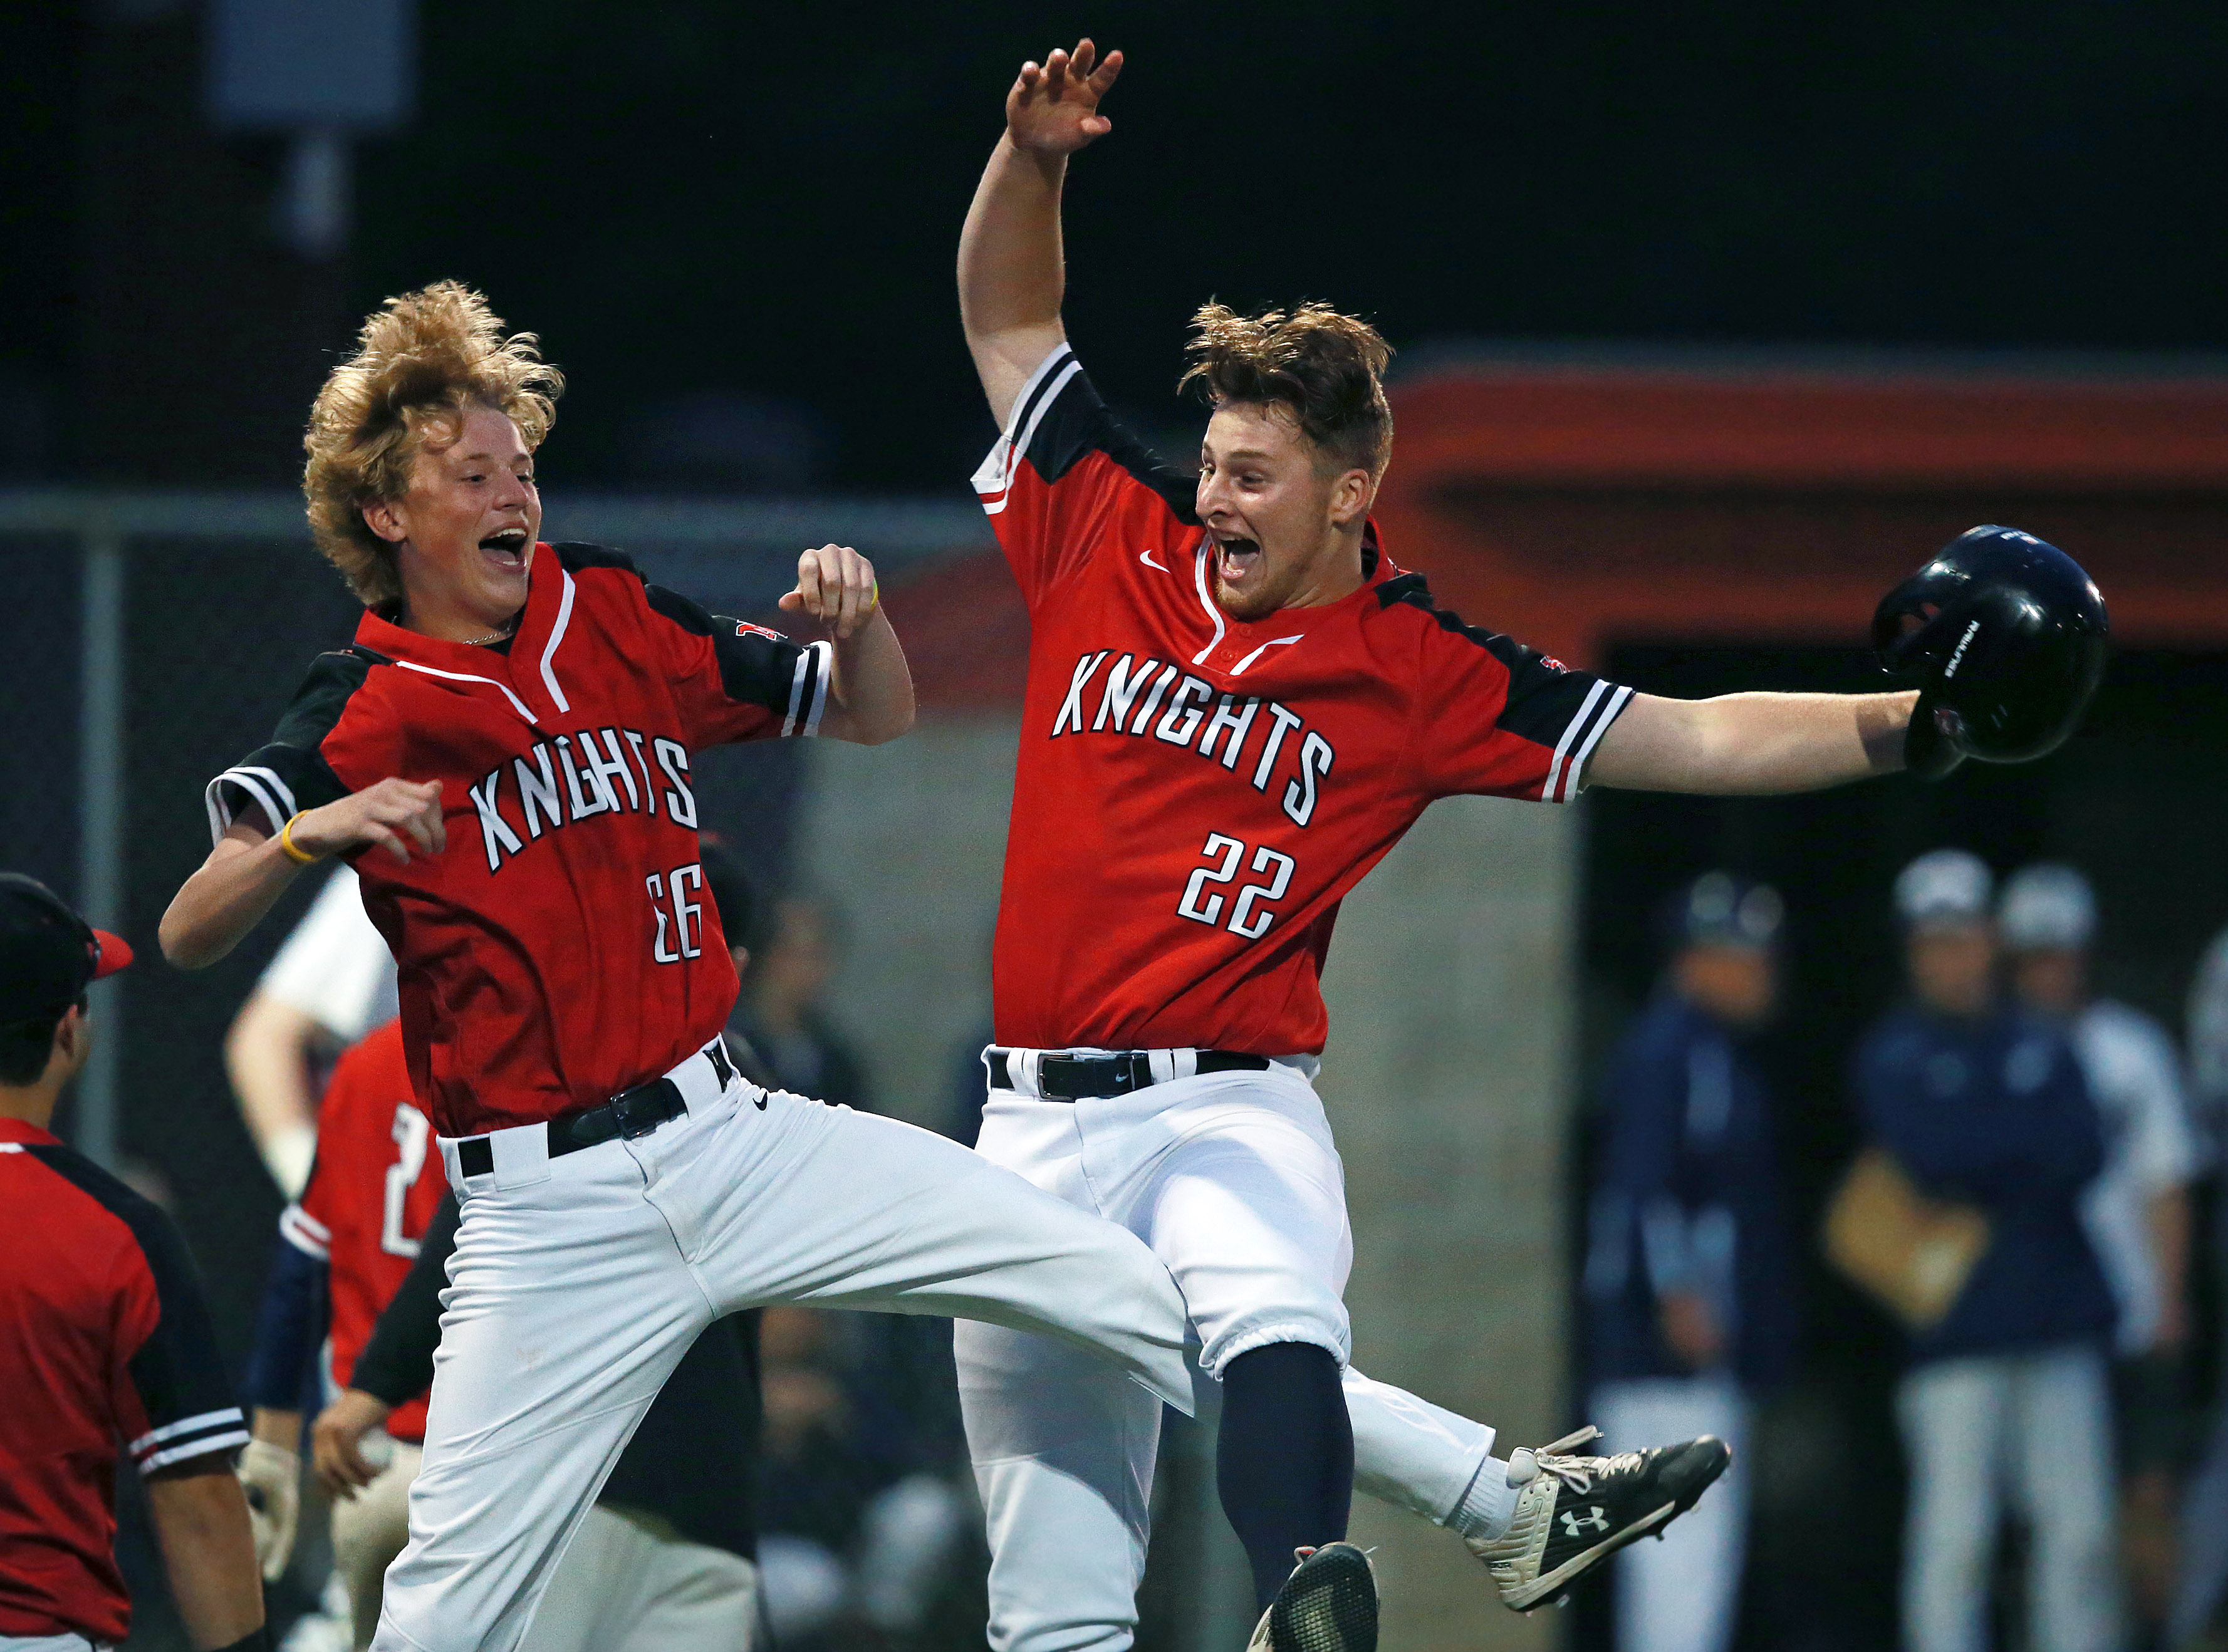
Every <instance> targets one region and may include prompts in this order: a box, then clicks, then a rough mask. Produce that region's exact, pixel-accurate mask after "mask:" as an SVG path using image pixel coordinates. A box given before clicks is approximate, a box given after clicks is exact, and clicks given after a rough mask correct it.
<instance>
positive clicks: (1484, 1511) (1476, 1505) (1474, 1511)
mask: <svg viewBox="0 0 2228 1652" xmlns="http://www.w3.org/2000/svg"><path fill="white" fill-rule="evenodd" d="M1516 1493H1517V1488H1516V1487H1514V1486H1512V1485H1510V1484H1509V1483H1508V1463H1506V1462H1504V1461H1503V1460H1502V1459H1501V1458H1500V1457H1488V1458H1486V1460H1485V1461H1484V1462H1483V1463H1480V1464H1479V1465H1478V1470H1477V1473H1476V1474H1475V1475H1474V1476H1471V1478H1470V1482H1469V1490H1467V1491H1465V1492H1463V1496H1462V1501H1461V1502H1458V1503H1457V1504H1456V1505H1455V1512H1454V1513H1453V1514H1450V1515H1449V1516H1448V1517H1447V1522H1446V1523H1447V1524H1448V1525H1450V1526H1451V1527H1454V1528H1455V1530H1457V1532H1460V1533H1461V1534H1463V1536H1464V1537H1467V1538H1472V1539H1475V1540H1476V1541H1478V1542H1481V1543H1490V1542H1491V1541H1493V1540H1494V1539H1495V1538H1497V1537H1500V1536H1501V1535H1503V1534H1506V1533H1507V1532H1508V1522H1509V1521H1512V1520H1514V1518H1515V1517H1516Z"/></svg>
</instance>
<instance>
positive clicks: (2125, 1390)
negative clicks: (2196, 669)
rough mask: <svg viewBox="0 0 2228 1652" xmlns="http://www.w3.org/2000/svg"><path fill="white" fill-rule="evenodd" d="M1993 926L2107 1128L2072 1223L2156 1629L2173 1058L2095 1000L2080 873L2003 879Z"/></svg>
mask: <svg viewBox="0 0 2228 1652" xmlns="http://www.w3.org/2000/svg"><path fill="white" fill-rule="evenodd" d="M1996 926H1997V929H1998V931H1999V932H2001V936H2002V938H2003V944H2004V948H2005V951H2006V952H2007V954H2008V956H2009V957H2010V962H2011V980H2012V985H2013V989H2014V991H2015V992H2016V993H2017V994H2018V996H2019V999H2020V1002H2021V1003H2023V1004H2025V1005H2026V1007H2027V1008H2029V1009H2032V1010H2033V1011H2035V1012H2036V1013H2037V1014H2038V1015H2044V1016H2046V1017H2048V1018H2050V1019H2051V1020H2052V1021H2057V1022H2058V1024H2059V1025H2060V1026H2062V1027H2064V1028H2065V1029H2066V1031H2067V1034H2068V1035H2069V1036H2070V1037H2071V1040H2072V1042H2073V1051H2074V1054H2075V1055H2076V1056H2077V1057H2078V1058H2079V1060H2080V1063H2081V1071H2082V1074H2083V1076H2084V1078H2085V1079H2086V1080H2087V1081H2088V1085H2089V1097H2090V1100H2091V1101H2093V1102H2094V1103H2095V1104H2096V1106H2097V1117H2098V1121H2099V1122H2100V1123H2101V1124H2102V1125H2103V1131H2104V1169H2103V1174H2102V1175H2099V1176H2098V1177H2097V1180H2096V1181H2092V1182H2091V1183H2090V1184H2089V1188H2088V1190H2087V1191H2086V1192H2085V1193H2084V1194H2083V1195H2082V1204H2081V1214H2082V1218H2083V1220H2084V1221H2085V1222H2086V1224H2087V1226H2088V1232H2089V1241H2090V1245H2092V1246H2093V1247H2094V1248H2095V1250H2096V1252H2097V1261H2098V1263H2099V1264H2100V1265H2102V1266H2103V1270H2104V1282H2105V1284H2108V1285H2110V1287H2111V1290H2112V1298H2113V1304H2114V1306H2115V1308H2116V1309H2117V1310H2118V1315H2119V1329H2118V1332H2117V1336H2116V1342H2115V1353H2116V1356H2117V1357H2116V1362H2115V1367H2114V1376H2115V1379H2116V1380H2115V1384H2114V1393H2115V1399H2116V1401H2117V1412H2118V1422H2119V1446H2120V1463H2121V1470H2122V1491H2121V1510H2120V1514H2121V1546H2122V1552H2123V1553H2124V1555H2125V1557H2126V1560H2127V1566H2128V1579H2129V1585H2130V1600H2129V1606H2130V1609H2131V1610H2132V1612H2133V1614H2134V1615H2135V1617H2137V1618H2138V1619H2139V1620H2140V1621H2141V1622H2142V1623H2143V1624H2144V1625H2146V1626H2147V1627H2148V1628H2150V1629H2155V1627H2156V1626H2157V1625H2158V1624H2159V1623H2161V1622H2162V1621H2163V1620H2164V1618H2165V1617H2166V1614H2167V1598H2168V1595H2169V1593H2170V1591H2171V1590H2172V1587H2173V1578H2174V1490H2175V1487H2174V1479H2175V1475H2174V1464H2175V1463H2176V1462H2177V1461H2178V1460H2179V1459H2180V1456H2181V1454H2182V1450H2183V1445H2184V1442H2183V1440H2182V1438H2181V1435H2182V1429H2181V1420H2182V1399H2181V1354H2182V1351H2183V1348H2184V1347H2185V1346H2186V1343H2187V1341H2188V1340H2189V1290H2188V1277H2189V1244H2190V1194H2189V1184H2190V1181H2191V1180H2192V1178H2193V1177H2194V1176H2195V1175H2196V1173H2197V1162H2198V1154H2197V1143H2196V1140H2195V1137H2194V1136H2193V1132H2192V1130H2191V1128H2190V1118H2189V1108H2188V1103H2187V1100H2186V1098H2185V1096H2184V1094H2183V1090H2182V1076H2181V1059H2180V1053H2179V1052H2177V1051H2176V1050H2175V1048H2174V1039H2173V1037H2172V1035H2171V1034H2168V1033H2167V1030H2166V1028H2163V1027H2161V1026H2160V1025H2159V1024H2158V1022H2157V1021H2154V1020H2152V1019H2151V1017H2149V1016H2148V1015H2144V1014H2143V1013H2142V1011H2141V1010H2139V1009H2135V1008H2131V1007H2129V1005H2126V1004H2123V1003H2119V1002H2115V1001H2114V1000H2112V999H2109V998H2098V997H2096V996H2093V995H2092V993H2091V991H2090V971H2089V961H2090V945H2091V944H2092V943H2093V941H2094V940H2095V938H2096V933H2097V897H2096V893H2095V892H2094V891H2093V890H2092V889H2091V888H2090V885H2089V880H2087V879H2086V878H2084V877H2083V876H2082V875H2081V874H2080V873H2079V872H2078V871H2076V870H2075V869H2074V868H2071V867H2070V866H2060V865H2055V864H2052V863H2049V862H2039V863H2037V864H2035V865H2033V866H2028V867H2023V868H2020V870H2019V871H2018V872H2016V873H2014V874H2013V875H2012V876H2011V877H2010V878H2009V879H2008V880H2007V881H2006V882H2005V885H2004V890H2003V897H2002V899H2001V901H2000V902H1999V903H1998V906H1997V910H1996Z"/></svg>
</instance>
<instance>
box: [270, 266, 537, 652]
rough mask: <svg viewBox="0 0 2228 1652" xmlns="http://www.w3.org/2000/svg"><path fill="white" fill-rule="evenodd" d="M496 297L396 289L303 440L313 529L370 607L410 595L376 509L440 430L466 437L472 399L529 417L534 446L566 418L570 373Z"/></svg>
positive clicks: (440, 288) (401, 485)
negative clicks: (509, 323)
mask: <svg viewBox="0 0 2228 1652" xmlns="http://www.w3.org/2000/svg"><path fill="white" fill-rule="evenodd" d="M564 389H565V375H563V374H561V373H560V372H559V371H558V370H557V369H556V368H554V367H552V366H550V365H549V364H548V363H547V362H544V361H543V360H542V359H541V349H540V348H539V343H538V341H537V340H536V339H535V336H534V335H533V334H532V333H513V334H511V335H510V336H509V337H507V338H506V337H505V336H503V317H500V316H498V315H496V313H495V312H494V311H491V310H490V309H489V308H488V301H487V299H486V298H485V297H484V296H483V295H482V294H480V293H477V292H475V291H472V290H471V288H470V287H467V286H465V285H463V284H462V283H460V282H457V281H436V282H434V283H433V285H431V286H429V287H426V288H424V289H422V290H420V291H417V292H406V293H404V294H403V295H402V296H401V297H400V298H389V299H388V300H387V302H386V303H385V304H381V306H380V307H379V308H378V309H377V310H376V311H374V312H373V313H372V315H371V316H370V317H369V318H368V320H366V321H365V323H363V330H362V332H361V333H359V334H357V335H356V349H355V355H352V356H350V357H349V359H348V360H347V361H345V362H342V363H341V364H340V365H339V366H338V367H336V368H334V369H333V370H332V373H331V375H330V376H329V377H328V378H327V379H326V380H325V384H324V387H323V389H322V390H320V391H318V392H317V401H316V402H315V403H314V404H313V405H312V406H311V409H310V428H309V431H308V432H307V433H306V434H304V436H303V438H302V445H303V446H304V448H306V449H308V450H309V455H310V459H309V463H308V464H305V465H304V466H303V468H302V492H303V495H304V497H305V498H306V499H307V500H308V501H309V508H310V533H311V537H312V538H313V539H315V540H316V541H317V549H318V550H320V551H321V552H323V554H324V555H325V558H326V560H329V561H330V562H331V563H332V565H333V566H334V567H336V568H338V569H339V570H340V573H341V577H342V578H343V579H346V580H347V581H348V584H349V590H351V591H353V592H355V594H356V596H357V597H358V598H359V599H361V600H362V603H363V605H364V606H365V607H367V608H374V607H377V606H379V605H381V604H382V603H388V602H393V601H395V600H397V599H400V597H401V595H402V580H401V576H400V574H399V573H397V572H396V571H395V565H394V547H393V546H392V545H390V544H388V543H387V541H385V540H383V539H381V538H380V536H379V535H376V534H375V533H373V532H372V531H371V526H370V524H369V523H368V522H365V521H364V519H363V510H364V507H365V506H366V505H368V504H372V503H376V502H378V501H380V500H382V499H389V500H391V499H399V498H400V497H401V496H402V495H403V494H404V493H405V492H406V491H407V490H408V489H409V486H410V471H411V466H412V465H413V464H414V463H415V462H416V460H417V458H418V455H419V452H420V451H422V450H423V449H424V447H425V446H426V441H427V439H428V437H429V436H431V437H432V438H433V439H436V440H445V441H453V440H455V439H456V438H457V435H458V432H459V431H460V429H461V426H462V425H463V421H464V413H465V412H466V410H467V409H469V408H471V407H491V408H493V409H494V410H495V411H496V412H497V413H503V414H504V415H505V416H506V417H508V418H509V419H510V421H511V423H513V424H514V425H515V426H518V433H519V436H520V438H521V439H522V440H523V441H524V442H525V444H526V445H527V448H528V451H531V450H533V449H535V448H537V447H539V446H541V440H542V438H544V437H545V436H547V435H548V433H549V426H551V424H553V423H554V421H555V419H556V417H557V398H558V397H559V396H560V395H561V394H564Z"/></svg>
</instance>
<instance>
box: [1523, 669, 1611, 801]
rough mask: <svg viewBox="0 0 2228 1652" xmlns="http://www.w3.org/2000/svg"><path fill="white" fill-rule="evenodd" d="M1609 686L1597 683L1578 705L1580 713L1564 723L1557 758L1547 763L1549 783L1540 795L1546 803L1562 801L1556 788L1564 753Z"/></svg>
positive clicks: (1556, 746) (1561, 775) (1556, 749)
mask: <svg viewBox="0 0 2228 1652" xmlns="http://www.w3.org/2000/svg"><path fill="white" fill-rule="evenodd" d="M1608 687H1609V684H1607V683H1606V682H1597V683H1595V684H1594V686H1593V687H1592V688H1591V689H1590V690H1589V691H1588V692H1587V694H1586V697H1585V701H1584V702H1583V703H1582V704H1581V705H1580V706H1579V707H1578V715H1577V716H1575V717H1573V718H1572V719H1571V720H1570V721H1569V722H1567V723H1565V724H1564V725H1563V738H1562V739H1561V740H1558V741H1556V742H1555V759H1554V761H1553V762H1552V763H1550V764H1548V765H1547V784H1546V785H1545V786H1543V787H1541V788H1540V798H1541V800H1542V801H1544V802H1546V803H1559V802H1561V801H1562V799H1560V798H1559V797H1556V795H1555V788H1556V786H1557V785H1558V784H1559V783H1560V781H1561V779H1562V777H1563V758H1564V755H1565V753H1566V752H1569V751H1570V749H1571V742H1572V740H1575V739H1577V738H1578V731H1579V730H1580V729H1581V728H1584V727H1585V726H1586V718H1587V717H1588V716H1589V715H1590V714H1591V713H1592V711H1593V708H1594V701H1597V700H1598V699H1600V698H1601V697H1602V694H1603V691H1604V690H1605V689H1606V688H1608Z"/></svg>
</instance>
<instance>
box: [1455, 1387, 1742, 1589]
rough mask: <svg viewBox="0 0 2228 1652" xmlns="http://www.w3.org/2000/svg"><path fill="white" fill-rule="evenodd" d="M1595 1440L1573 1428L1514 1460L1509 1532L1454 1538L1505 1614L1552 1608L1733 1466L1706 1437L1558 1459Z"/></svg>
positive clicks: (1726, 1449)
mask: <svg viewBox="0 0 2228 1652" xmlns="http://www.w3.org/2000/svg"><path fill="white" fill-rule="evenodd" d="M1600 1434H1601V1431H1600V1430H1599V1429H1595V1428H1582V1429H1580V1430H1579V1431H1578V1432H1577V1433H1575V1434H1572V1435H1569V1436H1567V1437H1565V1438H1562V1439H1559V1440H1557V1441H1556V1442H1555V1443H1554V1444H1553V1445H1546V1446H1542V1447H1540V1450H1537V1451H1519V1452H1517V1453H1516V1454H1515V1456H1514V1457H1511V1458H1510V1459H1509V1464H1508V1483H1509V1484H1510V1485H1512V1486H1521V1488H1522V1490H1521V1491H1520V1492H1519V1493H1518V1494H1517V1498H1516V1514H1515V1517H1514V1519H1512V1520H1511V1521H1509V1522H1508V1531H1506V1532H1504V1533H1503V1534H1501V1536H1499V1537H1497V1538H1494V1539H1492V1540H1480V1539H1477V1538H1465V1539H1463V1541H1464V1542H1465V1543H1467V1544H1469V1552H1470V1553H1472V1554H1475V1555H1476V1556H1477V1558H1478V1559H1481V1560H1482V1561H1484V1562H1485V1568H1486V1570H1487V1571H1488V1572H1491V1573H1492V1574H1493V1582H1494V1586H1495V1588H1497V1589H1499V1590H1500V1591H1501V1604H1503V1605H1504V1606H1507V1607H1508V1608H1509V1609H1510V1610H1514V1611H1520V1612H1528V1611H1530V1610H1532V1609H1533V1607H1535V1606H1544V1605H1546V1604H1547V1603H1548V1602H1550V1601H1554V1600H1559V1599H1560V1598H1562V1595H1563V1592H1564V1591H1565V1590H1567V1589H1568V1588H1569V1587H1570V1586H1571V1585H1572V1584H1574V1583H1576V1582H1577V1581H1578V1579H1579V1578H1583V1577H1585V1575H1586V1573H1588V1572H1591V1571H1592V1570H1593V1569H1594V1568H1595V1567H1596V1566H1599V1565H1600V1564H1601V1563H1602V1562H1603V1561H1604V1560H1606V1559H1609V1557H1610V1555H1612V1554H1614V1553H1617V1551H1618V1550H1619V1549H1621V1548H1623V1546H1625V1545H1626V1544H1628V1543H1630V1542H1634V1541H1636V1540H1638V1539H1641V1538H1643V1537H1648V1536H1650V1535H1656V1536H1660V1535H1661V1534H1662V1531H1663V1528H1664V1527H1667V1526H1668V1525H1669V1524H1670V1523H1671V1522H1672V1521H1674V1520H1675V1519H1677V1518H1678V1517H1679V1516H1680V1515H1681V1514H1685V1513H1686V1512H1687V1510H1688V1509H1690V1508H1693V1506H1694V1502H1695V1500H1696V1499H1697V1498H1699V1497H1700V1496H1701V1495H1702V1494H1703V1493H1704V1492H1705V1491H1707V1490H1708V1489H1710V1486H1711V1483H1712V1482H1713V1481H1715V1480H1716V1479H1717V1477H1718V1476H1719V1475H1721V1474H1723V1473H1724V1472H1725V1465H1726V1464H1727V1463H1731V1462H1732V1460H1733V1454H1732V1447H1731V1446H1729V1445H1727V1444H1725V1442H1724V1441H1723V1440H1721V1439H1719V1438H1718V1437H1715V1436H1714V1435H1710V1434H1705V1435H1703V1436H1702V1437H1701V1438H1700V1439H1698V1440H1688V1441H1687V1443H1686V1444H1683V1445H1659V1446H1655V1447H1653V1448H1651V1449H1650V1450H1645V1451H1623V1452H1620V1453H1619V1454H1618V1455H1617V1456H1616V1457H1571V1456H1567V1455H1565V1453H1567V1452H1568V1451H1569V1450H1570V1449H1571V1448H1572V1446H1574V1445H1584V1444H1585V1443H1586V1442H1587V1441H1589V1440H1591V1439H1597V1438H1598V1437H1600Z"/></svg>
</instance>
